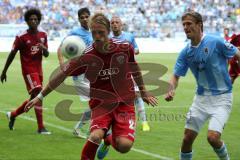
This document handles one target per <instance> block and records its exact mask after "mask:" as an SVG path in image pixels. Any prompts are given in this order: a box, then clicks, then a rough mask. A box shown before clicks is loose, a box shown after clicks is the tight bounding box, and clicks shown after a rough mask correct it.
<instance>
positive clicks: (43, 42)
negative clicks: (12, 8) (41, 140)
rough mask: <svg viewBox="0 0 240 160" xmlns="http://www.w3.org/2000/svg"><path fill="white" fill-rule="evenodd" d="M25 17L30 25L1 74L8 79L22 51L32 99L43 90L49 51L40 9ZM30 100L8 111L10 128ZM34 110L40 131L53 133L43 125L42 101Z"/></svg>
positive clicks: (21, 36)
mask: <svg viewBox="0 0 240 160" xmlns="http://www.w3.org/2000/svg"><path fill="white" fill-rule="evenodd" d="M24 19H25V22H26V23H27V25H28V29H27V30H26V31H24V32H22V33H20V34H18V35H17V36H16V38H15V41H14V44H13V47H12V50H11V52H10V53H9V56H8V58H7V61H6V64H5V66H4V69H3V71H2V74H1V82H2V83H3V82H4V81H7V70H8V67H9V66H10V65H11V63H12V61H13V59H14V58H15V55H16V53H17V52H18V51H20V61H21V66H22V75H23V78H24V80H25V83H26V87H27V90H28V93H29V94H30V100H31V99H33V98H34V97H36V96H37V95H38V93H39V92H40V91H41V90H42V81H43V72H42V56H44V57H48V55H49V52H48V44H47V34H46V33H45V32H43V31H41V30H39V29H38V25H39V24H40V22H41V19H42V14H41V12H40V10H39V9H36V8H32V9H29V10H27V11H26V12H25V14H24ZM28 101H29V100H25V101H24V102H23V104H22V105H20V106H19V107H18V108H17V109H16V110H15V111H12V112H7V117H8V119H9V129H10V130H13V126H14V122H15V118H16V117H17V116H19V115H20V114H22V113H23V112H24V107H25V105H26V104H27V102H28ZM34 110H35V113H36V117H37V124H38V133H40V134H51V133H50V132H48V131H47V129H46V128H45V127H44V125H43V115H42V112H43V110H42V102H39V103H38V104H36V106H35V107H34Z"/></svg>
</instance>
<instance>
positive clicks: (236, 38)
mask: <svg viewBox="0 0 240 160" xmlns="http://www.w3.org/2000/svg"><path fill="white" fill-rule="evenodd" d="M229 41H230V43H231V44H233V45H234V46H236V47H237V48H238V49H240V34H238V35H236V34H233V35H232V37H231V38H230V39H229ZM238 64H239V61H238V58H237V57H236V56H234V57H233V58H231V59H230V60H229V75H230V77H231V81H232V84H233V83H234V81H235V80H236V78H237V77H238V76H239V75H240V68H239V67H238Z"/></svg>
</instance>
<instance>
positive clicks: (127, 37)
mask: <svg viewBox="0 0 240 160" xmlns="http://www.w3.org/2000/svg"><path fill="white" fill-rule="evenodd" d="M111 38H115V39H119V40H122V41H128V42H129V43H130V44H131V45H133V48H134V50H136V49H137V50H138V45H137V43H136V41H135V38H134V36H133V34H131V33H129V32H123V31H122V33H121V34H120V35H119V36H114V35H111Z"/></svg>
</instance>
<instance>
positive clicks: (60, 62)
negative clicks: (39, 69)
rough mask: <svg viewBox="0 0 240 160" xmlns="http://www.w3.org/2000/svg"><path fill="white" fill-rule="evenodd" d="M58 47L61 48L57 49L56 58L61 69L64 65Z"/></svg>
mask: <svg viewBox="0 0 240 160" xmlns="http://www.w3.org/2000/svg"><path fill="white" fill-rule="evenodd" d="M60 47H61V46H59V47H58V50H57V56H58V61H59V65H60V67H61V68H62V67H63V64H64V58H63V55H62V52H61V49H60Z"/></svg>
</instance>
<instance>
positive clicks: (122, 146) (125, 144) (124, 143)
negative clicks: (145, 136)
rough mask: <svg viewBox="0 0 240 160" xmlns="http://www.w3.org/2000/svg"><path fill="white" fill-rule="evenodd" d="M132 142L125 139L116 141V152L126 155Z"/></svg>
mask: <svg viewBox="0 0 240 160" xmlns="http://www.w3.org/2000/svg"><path fill="white" fill-rule="evenodd" d="M132 145H133V142H132V141H131V140H129V139H127V138H120V139H118V140H116V150H117V151H118V152H120V153H127V152H129V151H130V150H131V148H132Z"/></svg>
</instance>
